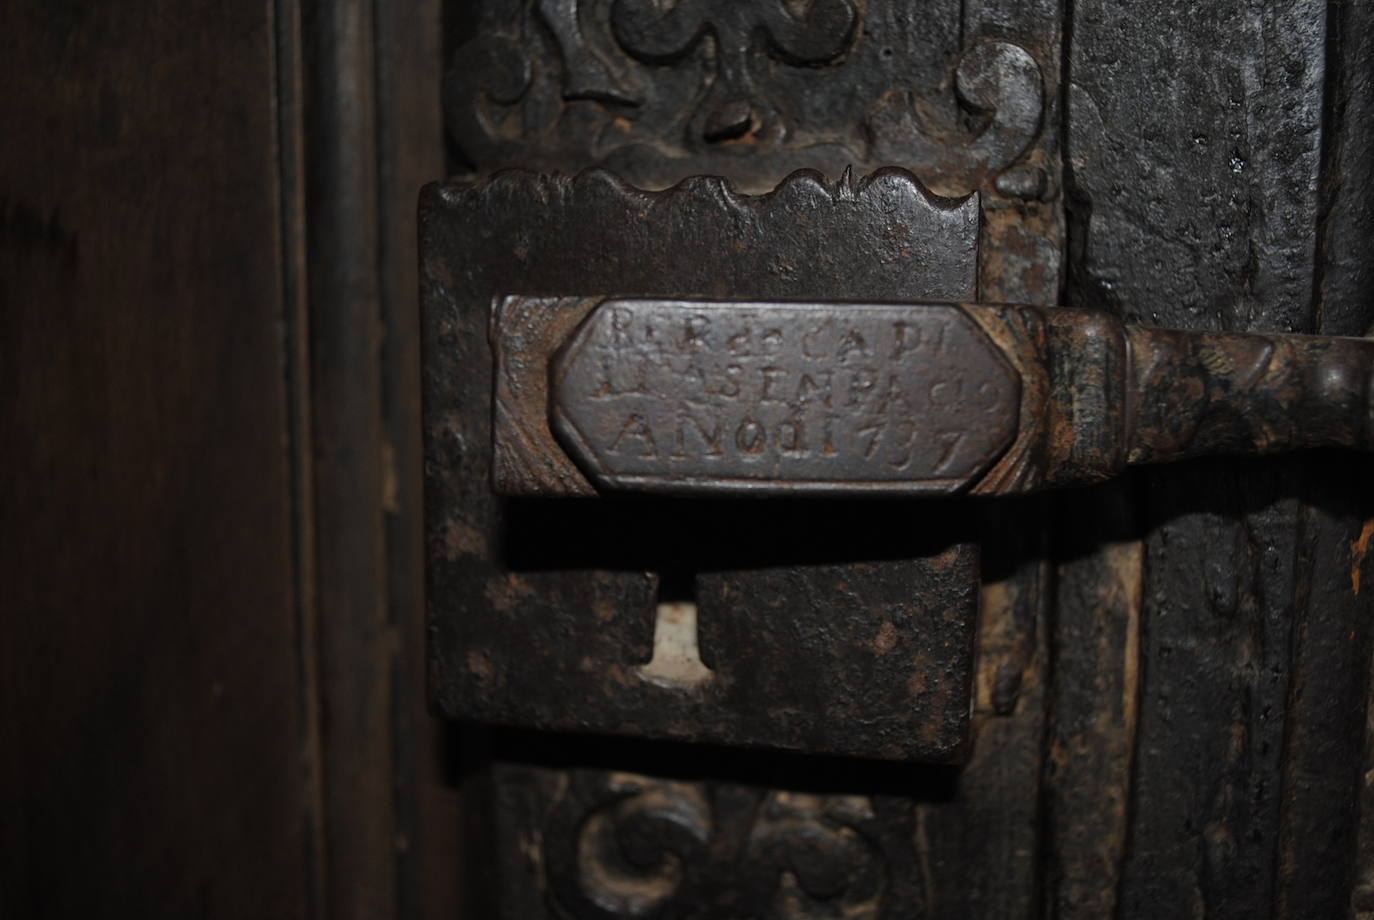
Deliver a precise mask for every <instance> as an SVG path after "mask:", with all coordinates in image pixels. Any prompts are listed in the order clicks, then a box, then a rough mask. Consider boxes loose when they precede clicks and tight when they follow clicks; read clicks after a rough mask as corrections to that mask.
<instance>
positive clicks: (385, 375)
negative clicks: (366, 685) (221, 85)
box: [374, 0, 463, 918]
mask: <svg viewBox="0 0 1374 920" xmlns="http://www.w3.org/2000/svg"><path fill="white" fill-rule="evenodd" d="M442 14H443V9H442V4H441V3H440V2H439V0H377V2H376V7H375V15H374V18H375V24H376V41H377V55H376V58H377V98H378V106H377V135H378V147H377V169H378V186H379V202H378V225H379V228H380V230H379V237H378V265H379V273H380V296H381V321H382V330H381V343H380V349H381V350H380V361H381V370H380V373H381V378H380V386H381V410H382V426H383V432H382V436H383V443H382V509H383V512H384V515H385V517H384V521H385V527H386V532H385V539H386V558H387V566H386V578H387V598H388V610H389V618H390V623H391V625H392V628H393V629H394V630H395V631H396V635H397V658H396V672H395V681H394V688H393V691H392V692H393V694H394V705H395V730H394V751H395V754H394V768H393V769H394V778H393V783H394V797H395V807H396V834H397V839H396V846H397V855H398V864H397V872H398V877H397V904H396V913H395V915H396V916H398V917H407V918H411V917H435V918H438V917H456V916H459V915H460V911H461V910H462V905H461V904H460V897H461V895H462V890H461V882H462V878H461V874H460V873H458V872H456V871H454V866H455V865H457V864H458V863H459V862H460V860H462V858H463V853H462V841H461V838H460V831H461V826H462V821H463V811H462V807H461V806H462V802H461V801H460V799H459V789H458V786H457V784H456V783H455V782H454V780H453V779H452V778H451V777H450V776H449V775H448V773H449V769H448V767H449V764H448V761H449V759H450V757H451V752H450V751H449V750H448V745H449V743H450V735H451V733H452V731H453V729H452V728H451V727H449V726H447V725H446V724H445V723H443V722H442V721H440V720H438V719H436V718H434V717H433V716H432V715H431V714H430V713H429V712H428V709H427V706H426V692H425V668H424V645H425V628H424V597H423V594H424V537H423V526H422V525H423V514H422V502H423V495H422V494H421V493H422V481H421V451H420V359H419V289H420V280H419V276H418V264H419V260H418V256H417V254H418V252H419V244H418V242H417V239H416V237H417V222H416V219H415V213H416V201H417V197H418V194H419V190H420V187H421V186H422V185H424V184H425V183H427V182H432V181H434V180H435V179H437V178H440V177H441V176H443V175H444V141H443V113H442V111H441V107H440V102H439V87H440V85H441V84H442V78H443V60H442V50H441V47H440V46H441V43H442V38H443V21H442V20H443V16H442Z"/></svg>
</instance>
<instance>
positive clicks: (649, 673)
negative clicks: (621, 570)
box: [639, 572, 712, 689]
mask: <svg viewBox="0 0 1374 920" xmlns="http://www.w3.org/2000/svg"><path fill="white" fill-rule="evenodd" d="M639 676H640V677H642V678H644V679H645V680H647V681H649V682H650V683H653V684H657V685H659V686H661V687H676V688H680V689H686V688H690V687H697V686H700V685H701V684H703V683H705V682H706V681H708V680H710V679H711V677H712V672H711V669H710V668H708V667H706V664H705V663H704V662H703V661H702V660H701V647H700V645H699V644H698V640H697V602H696V577H695V576H694V575H693V574H692V573H690V572H664V573H663V574H661V575H660V576H659V581H658V602H657V604H656V606H655V609H654V653H653V657H652V658H650V659H649V663H648V664H646V665H643V666H642V667H640V669H639Z"/></svg>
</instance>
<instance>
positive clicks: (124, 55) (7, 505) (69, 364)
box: [0, 2, 310, 917]
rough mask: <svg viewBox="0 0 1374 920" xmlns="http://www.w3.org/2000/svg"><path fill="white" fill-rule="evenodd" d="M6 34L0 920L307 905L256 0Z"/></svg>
mask: <svg viewBox="0 0 1374 920" xmlns="http://www.w3.org/2000/svg"><path fill="white" fill-rule="evenodd" d="M136 7H137V8H136V9H130V8H129V7H128V6H111V5H104V4H67V5H61V6H57V5H53V4H48V3H44V2H16V3H10V4H7V5H6V6H5V10H4V13H3V15H2V16H0V19H3V20H4V27H3V28H0V85H3V86H4V87H5V89H4V91H3V93H0V121H3V123H4V124H5V132H6V142H5V144H4V153H3V156H0V240H3V242H0V350H2V351H3V358H0V380H3V384H2V385H0V430H3V431H4V437H3V439H2V440H0V469H3V470H4V476H3V484H2V485H0V583H3V585H4V588H3V589H0V596H2V598H3V599H0V620H3V627H4V633H5V638H4V641H3V642H0V789H3V792H0V797H3V804H2V805H0V811H3V814H4V819H3V820H0V852H3V854H4V855H3V856H0V913H4V914H5V915H6V916H15V917H45V916H55V917H76V916H102V915H105V916H108V915H110V914H111V913H121V914H126V915H131V916H143V917H250V916H254V917H291V916H301V915H302V914H303V913H305V911H306V907H307V900H308V883H307V879H308V876H309V874H310V864H309V859H308V854H307V839H308V834H307V824H308V798H307V795H306V784H305V783H304V782H303V781H302V775H303V773H302V767H303V765H304V764H305V763H306V762H307V761H308V756H309V755H308V748H307V745H306V744H305V732H304V722H305V718H304V714H303V711H302V706H301V701H300V696H299V688H300V679H299V677H300V676H299V672H298V664H297V654H296V643H297V641H298V639H299V633H298V626H297V612H296V611H297V606H296V601H297V597H298V595H297V591H298V586H297V583H296V572H295V570H294V568H293V557H294V555H295V553H294V549H295V546H294V543H295V539H296V537H295V530H294V527H295V524H294V523H293V517H292V502H293V493H292V487H291V476H292V469H293V466H294V460H293V457H292V449H293V447H292V444H291V441H290V438H289V436H288V403H289V395H288V385H287V382H286V380H285V377H284V370H285V369H286V368H289V367H290V366H291V363H292V358H291V357H290V353H289V351H288V349H287V344H286V342H284V340H283V330H284V329H286V328H289V326H290V324H291V319H290V317H289V316H288V313H289V310H290V306H289V298H288V297H287V296H286V295H284V290H283V288H284V283H285V282H284V278H285V276H286V266H285V264H284V262H285V260H287V259H289V258H290V256H289V254H288V248H287V247H286V246H285V245H284V243H283V240H282V237H281V235H280V233H279V226H280V219H281V207H282V202H281V197H280V195H281V192H280V189H279V187H278V157H277V136H276V134H277V122H276V114H275V111H274V94H275V84H274V76H273V68H274V29H273V25H274V24H273V20H272V18H271V15H270V13H271V11H270V9H269V7H268V6H267V5H265V4H256V5H254V4H229V5H225V4H214V3H199V2H192V3H185V2H143V3H139V4H136Z"/></svg>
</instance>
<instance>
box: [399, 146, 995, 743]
mask: <svg viewBox="0 0 1374 920" xmlns="http://www.w3.org/2000/svg"><path fill="white" fill-rule="evenodd" d="M421 229H422V252H423V259H424V312H423V334H424V357H423V387H424V399H425V438H426V445H425V475H426V528H427V541H428V542H427V547H428V549H427V554H428V571H427V578H428V585H427V587H428V605H429V656H430V675H431V695H432V698H433V701H434V703H435V705H436V706H437V708H438V709H439V711H440V712H441V713H443V714H445V715H447V716H450V717H455V718H461V719H473V720H481V721H490V722H497V723H505V724H511V725H520V726H529V727H534V728H542V729H556V730H572V731H590V732H607V733H617V734H628V735H640V736H645V737H657V738H675V739H684V740H694V741H706V742H715V743H723V744H732V745H754V746H768V747H776V748H785V749H791V750H798V751H813V752H825V753H839V754H849V755H858V756H864V757H880V758H909V759H921V760H932V761H934V760H953V759H957V758H959V757H960V756H961V753H962V750H963V745H964V741H965V736H966V732H967V727H968V718H969V694H970V675H971V657H972V638H973V633H974V625H975V622H974V621H975V615H976V604H977V596H978V591H977V588H978V559H977V551H976V548H975V546H974V544H973V543H972V542H971V540H970V533H969V530H968V525H967V517H968V516H967V515H966V514H962V513H960V512H959V510H958V509H957V508H956V507H951V506H947V505H944V504H943V503H937V504H934V505H932V504H930V503H926V504H924V505H922V506H920V507H919V509H917V508H915V507H913V506H912V505H910V504H907V503H903V502H901V501H892V502H882V503H874V502H866V501H859V502H846V501H833V500H831V501H825V500H806V499H801V500H794V499H779V500H777V501H774V502H770V503H766V504H765V503H760V502H751V501H740V500H733V499H721V500H718V501H717V500H710V499H707V500H701V499H696V500H692V501H678V500H674V499H672V498H655V497H652V496H650V497H635V498H625V499H623V500H616V501H567V500H559V499H541V498H522V497H519V496H521V495H536V494H558V495H589V494H595V490H594V489H593V488H592V486H591V484H590V483H588V482H587V480H586V479H585V477H583V475H582V474H581V472H580V471H579V470H578V469H577V467H576V466H575V464H574V463H573V462H572V461H571V460H570V459H569V458H568V456H567V454H566V453H565V452H564V451H563V450H562V449H561V448H560V447H559V446H558V444H557V441H556V440H555V438H554V436H553V434H552V432H551V430H550V424H549V415H548V411H547V409H548V393H547V388H548V386H549V363H548V357H549V354H550V353H551V352H552V351H553V350H554V349H556V347H557V343H561V342H563V341H566V339H567V338H568V336H569V335H571V334H573V332H574V330H575V329H576V326H577V323H578V322H579V321H581V319H582V318H583V317H584V316H585V315H586V314H587V312H588V311H589V310H590V309H591V307H592V306H594V305H595V303H596V302H598V301H599V299H600V298H602V297H605V296H608V295H610V296H632V297H633V296H638V297H647V298H660V299H661V298H681V297H698V298H717V299H735V300H760V301H764V300H771V301H788V300H790V301H810V300H853V299H857V300H866V301H870V302H882V301H897V300H903V299H911V298H921V299H929V300H937V301H967V300H971V299H973V297H974V294H975V291H974V278H975V268H976V241H977V233H978V209H977V201H976V200H975V199H972V198H970V199H965V200H963V201H958V202H951V201H945V200H940V199H934V198H931V197H929V196H928V195H927V194H926V193H925V192H924V191H923V190H922V189H921V188H920V186H919V185H918V184H917V182H916V181H915V179H913V178H912V177H911V176H910V175H908V174H906V173H903V172H900V171H895V170H892V171H883V172H879V173H877V174H875V175H874V176H873V177H870V178H869V179H868V180H865V181H864V182H861V183H857V184H856V183H851V182H850V181H848V180H847V179H846V180H842V181H841V182H839V183H838V184H834V185H831V184H828V183H825V182H823V181H822V180H821V179H820V177H819V176H817V175H815V174H806V173H802V174H797V175H795V176H793V177H792V178H790V179H788V180H787V181H785V182H784V183H783V184H782V185H781V186H780V187H779V188H778V189H777V190H776V191H775V192H773V193H772V194H770V195H766V196H755V197H751V196H741V195H736V194H735V193H733V192H731V191H730V190H729V189H728V187H726V186H725V185H724V184H723V183H722V182H720V181H718V180H709V179H698V180H689V181H688V182H686V183H683V184H682V185H680V186H678V187H676V188H674V189H670V190H668V191H665V192H656V193H648V192H642V191H639V190H636V189H633V188H630V187H628V186H626V185H624V184H622V183H620V182H619V181H617V180H615V179H614V177H612V176H610V175H609V174H607V173H584V174H582V175H580V176H579V177H577V178H575V179H562V178H549V177H543V176H536V175H533V174H528V173H506V174H502V175H500V176H498V177H495V178H494V179H492V180H490V181H488V182H486V183H481V184H471V185H469V184H451V185H440V186H432V187H430V188H429V189H428V190H427V191H426V193H425V196H424V198H423V201H422V211H421ZM568 293H573V294H577V295H580V296H578V297H571V298H568V297H563V298H561V299H560V298H555V297H550V296H549V295H559V294H564V295H566V294H568ZM507 295H515V296H511V297H508V296H507ZM494 302H496V303H502V304H503V307H502V315H501V317H500V318H499V319H500V321H499V322H496V323H493V322H492V320H493V303H494ZM841 310H843V308H841ZM641 318H643V317H641ZM944 319H948V320H949V324H948V325H947V327H946V332H945V334H946V335H949V336H951V339H950V341H955V340H957V339H958V337H959V336H960V335H962V334H963V333H962V332H961V331H960V328H959V325H958V323H959V322H960V321H958V320H955V319H953V317H952V316H951V317H944ZM853 320H854V322H855V323H856V324H857V325H856V326H855V327H854V328H856V329H859V330H861V331H863V330H866V331H865V332H864V334H865V336H868V335H872V336H874V345H875V346H876V345H877V344H878V341H879V339H878V338H877V335H878V326H879V325H882V323H881V317H879V316H878V315H876V314H865V313H863V312H862V311H857V312H856V313H855V315H854V316H853ZM609 322H611V328H610V333H609V334H611V335H614V333H615V329H614V324H615V318H614V317H612V318H611V319H610V320H609ZM723 322H725V324H726V327H730V328H735V327H732V326H731V324H732V323H735V324H737V323H738V320H725V321H723ZM748 325H749V328H750V329H751V330H753V329H754V326H755V325H757V326H758V328H757V330H756V331H753V332H751V335H752V336H756V337H757V342H756V343H755V346H754V347H756V349H757V351H758V354H756V355H753V356H751V357H750V358H749V359H748V361H743V356H741V361H740V362H731V363H738V364H740V367H741V370H740V372H739V373H740V374H743V373H744V368H745V366H746V365H747V367H748V368H749V369H750V370H751V371H752V372H754V373H756V374H757V375H765V376H766V371H767V369H768V368H770V367H772V366H773V365H771V364H769V363H767V361H766V360H765V358H766V357H767V356H766V353H765V351H764V350H765V349H767V348H771V347H773V345H774V344H775V343H774V342H773V339H772V338H771V337H770V330H771V329H772V328H773V326H774V325H775V324H774V323H772V322H771V321H761V322H759V323H757V324H755V323H750V324H748ZM589 330H590V331H588V332H587V334H588V335H590V336H591V337H592V339H591V340H590V344H591V345H592V348H593V350H595V348H596V344H595V342H596V339H597V337H598V336H599V335H601V334H602V333H601V332H600V331H598V327H596V326H595V322H594V324H593V327H589ZM744 331H745V326H744V325H738V326H737V328H735V332H734V333H732V335H737V334H740V333H743V332H744ZM913 331H914V330H913ZM929 331H931V330H922V332H923V334H925V333H926V332H929ZM932 334H933V333H932ZM844 335H845V333H844V332H842V331H840V327H839V326H836V327H834V329H833V330H831V331H825V330H823V331H822V332H821V333H820V335H819V336H813V337H812V339H811V342H812V345H813V347H820V345H821V344H822V339H826V341H827V342H828V346H829V347H834V348H836V349H838V348H841V347H842V346H843V341H842V340H843V337H844ZM826 337H828V338H826ZM866 341H867V339H866ZM886 344H887V346H889V347H896V346H897V343H896V342H895V341H891V340H889V341H887V342H886ZM737 345H742V343H737ZM727 350H728V345H727ZM565 357H567V358H568V360H567V361H566V362H565V364H564V365H563V370H564V371H566V372H568V373H571V374H572V375H573V377H574V379H576V377H577V375H578V374H580V373H582V371H581V370H579V367H578V365H577V359H576V355H575V354H574V353H572V352H570V353H569V355H568V356H565ZM806 357H807V356H806V355H805V354H804V353H803V354H802V358H803V359H806ZM983 364H984V365H985V366H986V367H988V368H991V367H993V365H991V364H988V362H986V361H983ZM809 366H811V365H807V364H802V365H798V368H799V369H800V368H802V367H809ZM613 370H614V369H613ZM621 370H628V366H627V367H624V368H620V369H619V370H615V373H616V379H621V374H620V371H621ZM988 372H989V373H991V374H992V375H993V376H994V377H997V379H998V380H1001V379H1002V378H1001V377H1000V376H998V375H997V372H996V371H995V370H989V371H988ZM722 373H723V374H725V376H726V377H727V379H728V377H730V376H731V375H733V374H734V373H735V372H734V371H730V370H729V364H727V365H726V366H725V368H723V369H722ZM592 376H595V374H594V373H593V374H592ZM765 376H756V377H755V378H754V379H753V380H752V381H746V380H745V379H744V378H743V377H742V376H741V378H740V380H739V385H740V386H741V387H745V386H750V387H754V388H755V389H757V390H758V395H759V396H760V398H762V390H761V389H759V388H761V387H763V386H764V379H765ZM989 379H991V378H989ZM815 382H816V383H817V384H818V385H819V381H815ZM717 383H718V381H712V382H708V383H703V384H702V386H713V387H714V386H717ZM794 383H798V384H799V383H800V381H799V380H797V381H794ZM832 385H838V384H832ZM848 385H849V384H845V386H848ZM856 386H858V388H859V389H860V390H862V389H864V386H865V384H864V383H863V381H862V380H861V381H860V382H859V383H858V384H856ZM874 386H875V387H877V386H878V384H877V383H875V384H874ZM725 387H726V389H728V388H729V384H728V383H727V384H725ZM717 395H718V396H719V395H720V394H719V392H718V393H717ZM840 398H848V397H847V396H846V397H840V396H838V395H834V394H832V400H834V399H840ZM869 398H879V396H878V392H877V391H876V390H875V391H874V392H873V393H872V394H870V397H869ZM493 400H495V405H494V406H493ZM642 411H643V412H649V413H653V412H656V411H658V410H656V409H653V407H651V406H648V405H646V406H644V407H642ZM493 419H495V421H496V430H497V431H499V432H500V433H501V436H502V438H503V439H504V440H503V441H501V442H498V443H497V444H496V446H495V448H494V449H493V433H494V431H493ZM756 421H757V423H758V424H759V425H760V426H769V430H768V432H767V438H768V439H770V441H769V443H774V444H776V443H778V439H779V438H781V439H782V440H781V443H783V444H784V445H791V446H793V447H799V444H800V442H798V441H793V440H789V438H790V435H789V434H788V433H787V431H786V429H785V426H784V424H783V423H784V422H785V419H784V418H783V417H782V416H777V417H774V416H772V415H768V416H767V417H766V418H764V417H760V418H758V419H757V420H756ZM823 421H824V415H823V414H818V415H816V416H815V417H814V418H811V419H810V424H817V425H819V424H822V423H823ZM744 422H745V420H744V419H740V420H739V422H738V423H737V424H736V425H735V430H734V431H732V432H730V434H729V438H731V439H732V440H731V442H730V443H732V444H735V445H736V447H735V448H734V449H735V450H737V451H740V452H741V456H743V455H745V454H747V453H748V452H749V451H750V450H753V449H755V448H756V442H755V440H754V437H753V434H752V432H753V430H754V429H753V428H752V427H750V426H748V425H744V429H745V430H744V431H743V432H742V433H741V431H740V426H741V425H742V424H744ZM658 423H659V422H657V421H655V422H654V424H658ZM858 436H860V435H851V434H845V435H843V437H846V438H849V437H858ZM626 437H627V439H628V437H629V435H627V436H626ZM655 437H656V438H657V434H656V435H655ZM665 437H668V440H666V441H665V442H664V443H663V444H662V446H661V448H660V447H659V445H658V442H657V441H655V446H656V449H661V450H664V451H669V452H670V451H671V450H672V449H673V445H672V440H671V436H665ZM684 437H687V435H686V434H684ZM725 437H726V434H725V433H724V430H723V429H722V433H721V438H722V449H724V441H723V439H724V438H725ZM737 437H738V438H739V441H735V440H734V439H736V438H737ZM812 437H813V435H812V434H811V433H809V432H808V434H807V438H808V439H810V438H812ZM814 437H817V438H819V437H821V435H820V433H819V432H818V433H817V434H815V435H814ZM835 437H836V438H837V439H838V438H839V437H841V435H840V433H839V432H838V431H837V432H836V434H835ZM1004 437H1005V435H1004V434H1003V433H999V432H997V431H993V432H992V433H991V434H989V435H987V436H986V438H985V440H983V441H980V442H979V443H978V444H977V445H976V446H975V447H974V448H970V449H968V450H967V452H961V450H958V449H956V450H955V452H954V453H953V454H952V455H951V456H952V457H953V459H948V458H946V459H947V460H948V462H947V465H946V466H944V467H942V471H941V472H940V473H938V474H937V478H938V476H939V475H946V474H947V475H949V476H954V475H955V472H954V471H955V470H956V469H959V470H965V471H966V470H967V469H972V468H975V467H977V466H979V465H980V464H981V463H983V462H984V461H985V459H986V455H987V454H989V453H990V452H994V451H995V450H996V449H997V448H996V445H997V444H998V443H999V442H1000V440H1001V439H1002V438H1004ZM612 440H614V436H612ZM900 441H901V437H900V432H899V433H898V438H897V440H896V441H895V442H889V441H884V442H883V443H882V452H881V454H880V455H875V456H880V459H878V460H877V461H876V463H875V464H874V466H873V468H874V470H875V472H874V474H873V475H874V476H875V477H880V476H881V475H885V474H882V473H880V472H877V471H879V470H880V469H881V468H882V466H883V465H884V464H890V463H891V462H892V461H893V460H894V459H898V456H897V454H895V453H894V451H896V450H898V449H899V448H900ZM628 443H629V441H628V440H626V441H625V444H626V445H628ZM688 443H689V442H686V441H684V449H685V448H686V446H688ZM739 443H742V444H743V445H744V446H743V447H739V446H738V444H739ZM808 443H811V441H810V440H808ZM816 443H820V442H816ZM837 443H838V441H837ZM822 449H823V448H822ZM940 460H941V457H936V456H926V455H922V456H921V458H920V461H919V462H921V463H924V464H933V465H934V466H936V467H940V466H941V463H940ZM636 469H638V468H636V467H633V466H631V467H627V468H626V470H627V471H628V473H629V474H633V473H634V472H635V470H636ZM493 482H495V483H497V484H499V485H500V491H501V492H502V493H505V495H498V494H497V490H496V489H494V488H493ZM511 496H514V497H511ZM665 584H666V585H668V586H669V588H670V590H665V589H664V585H665ZM674 585H676V587H674ZM675 601H682V602H686V603H687V606H685V607H684V606H682V605H675V604H674V603H673V602H675ZM692 604H694V606H695V613H696V623H695V627H696V628H695V632H693V631H692V629H691V627H692V623H691V618H690V617H689V616H682V615H681V614H682V612H683V611H684V610H691V609H692ZM693 646H695V648H693Z"/></svg>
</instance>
